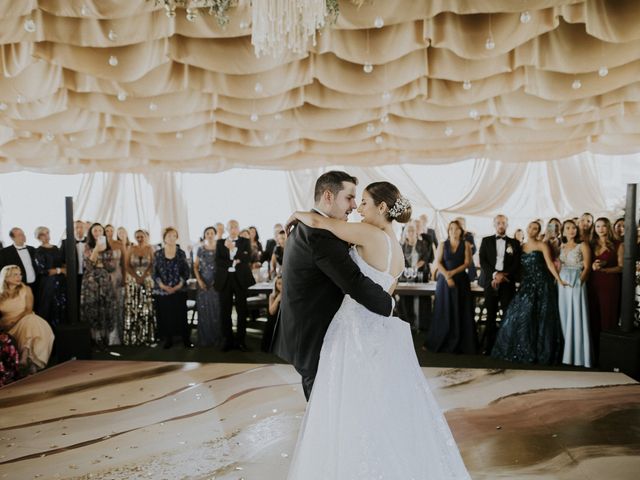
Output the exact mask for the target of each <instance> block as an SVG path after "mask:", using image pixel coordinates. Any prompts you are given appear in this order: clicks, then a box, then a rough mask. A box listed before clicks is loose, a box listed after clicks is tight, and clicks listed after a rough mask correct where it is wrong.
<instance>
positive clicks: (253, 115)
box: [249, 113, 259, 123]
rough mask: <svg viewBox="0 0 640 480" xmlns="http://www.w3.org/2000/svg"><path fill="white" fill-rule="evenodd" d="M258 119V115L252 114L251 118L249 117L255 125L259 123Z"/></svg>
mask: <svg viewBox="0 0 640 480" xmlns="http://www.w3.org/2000/svg"><path fill="white" fill-rule="evenodd" d="M258 118H259V117H258V114H257V113H252V114H251V116H250V117H249V119H250V120H251V121H252V122H254V123H255V122H257V121H258Z"/></svg>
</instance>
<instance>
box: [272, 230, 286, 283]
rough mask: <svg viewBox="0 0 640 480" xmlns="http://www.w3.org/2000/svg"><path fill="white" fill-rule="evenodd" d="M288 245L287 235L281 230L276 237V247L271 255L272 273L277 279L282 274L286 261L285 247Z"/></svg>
mask: <svg viewBox="0 0 640 480" xmlns="http://www.w3.org/2000/svg"><path fill="white" fill-rule="evenodd" d="M286 243H287V234H286V233H285V231H284V230H280V231H279V232H278V234H277V235H276V246H275V248H274V249H273V254H272V255H271V262H270V269H269V270H270V271H271V276H273V277H275V275H277V274H278V273H280V272H282V262H283V261H284V247H285V245H286Z"/></svg>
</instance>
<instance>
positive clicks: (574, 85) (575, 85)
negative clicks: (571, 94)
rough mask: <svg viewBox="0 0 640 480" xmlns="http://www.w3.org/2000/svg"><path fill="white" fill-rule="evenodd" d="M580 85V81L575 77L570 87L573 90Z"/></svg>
mask: <svg viewBox="0 0 640 480" xmlns="http://www.w3.org/2000/svg"><path fill="white" fill-rule="evenodd" d="M580 87H582V82H581V81H580V80H578V79H575V80H574V81H573V83H572V84H571V88H573V89H574V90H578V89H579V88H580Z"/></svg>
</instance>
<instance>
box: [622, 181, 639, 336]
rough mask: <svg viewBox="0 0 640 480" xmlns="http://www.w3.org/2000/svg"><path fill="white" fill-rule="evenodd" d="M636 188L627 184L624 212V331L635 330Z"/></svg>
mask: <svg viewBox="0 0 640 480" xmlns="http://www.w3.org/2000/svg"><path fill="white" fill-rule="evenodd" d="M636 188H637V184H635V183H633V184H632V183H630V184H629V185H627V205H626V207H625V214H624V260H623V262H622V296H621V301H622V305H621V307H622V308H621V311H620V314H621V317H622V331H623V332H626V333H629V332H631V331H632V330H633V320H634V315H635V309H636V306H635V293H636V292H635V291H636V258H637V248H638V246H637V244H636V229H637V226H636V208H637V207H636Z"/></svg>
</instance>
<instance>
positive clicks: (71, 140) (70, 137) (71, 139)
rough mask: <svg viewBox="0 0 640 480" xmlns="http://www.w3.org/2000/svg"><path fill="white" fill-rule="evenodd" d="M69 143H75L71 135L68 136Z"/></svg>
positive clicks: (74, 138)
mask: <svg viewBox="0 0 640 480" xmlns="http://www.w3.org/2000/svg"><path fill="white" fill-rule="evenodd" d="M69 141H70V142H71V143H73V142H75V141H76V137H74V136H73V135H69Z"/></svg>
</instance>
